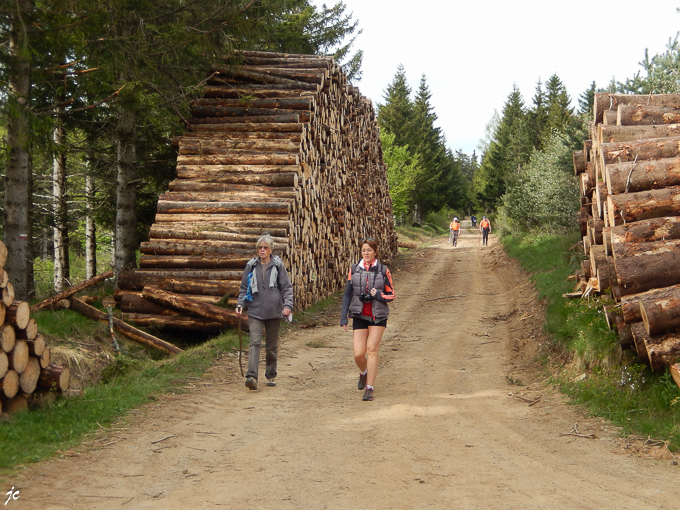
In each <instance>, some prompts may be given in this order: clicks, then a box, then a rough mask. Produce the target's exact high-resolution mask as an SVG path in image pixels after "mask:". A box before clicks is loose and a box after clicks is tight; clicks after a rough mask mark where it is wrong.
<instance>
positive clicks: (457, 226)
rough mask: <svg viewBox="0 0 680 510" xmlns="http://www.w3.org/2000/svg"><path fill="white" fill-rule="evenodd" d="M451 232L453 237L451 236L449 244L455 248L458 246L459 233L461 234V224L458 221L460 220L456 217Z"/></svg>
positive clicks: (450, 226)
mask: <svg viewBox="0 0 680 510" xmlns="http://www.w3.org/2000/svg"><path fill="white" fill-rule="evenodd" d="M449 230H450V231H451V235H449V242H450V243H451V244H452V245H453V246H457V245H458V233H459V232H460V222H459V221H458V218H457V217H455V216H454V218H453V221H451V224H450V225H449Z"/></svg>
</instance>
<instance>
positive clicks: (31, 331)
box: [15, 317, 38, 340]
mask: <svg viewBox="0 0 680 510" xmlns="http://www.w3.org/2000/svg"><path fill="white" fill-rule="evenodd" d="M15 333H16V337H17V338H18V339H20V340H33V339H34V338H35V337H36V335H37V334H38V321H36V320H35V319H34V318H32V317H31V318H30V319H28V324H26V327H25V328H23V329H19V328H16V329H15Z"/></svg>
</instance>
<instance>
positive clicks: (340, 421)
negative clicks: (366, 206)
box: [2, 229, 680, 510]
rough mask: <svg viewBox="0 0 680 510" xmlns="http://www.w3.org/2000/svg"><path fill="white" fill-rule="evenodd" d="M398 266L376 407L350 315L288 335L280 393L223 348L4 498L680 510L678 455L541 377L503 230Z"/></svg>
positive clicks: (536, 321)
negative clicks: (483, 242)
mask: <svg viewBox="0 0 680 510" xmlns="http://www.w3.org/2000/svg"><path fill="white" fill-rule="evenodd" d="M392 269H393V274H394V276H395V288H396V293H397V299H396V300H395V303H394V304H393V305H391V315H390V318H389V321H388V327H387V330H386V332H385V336H384V338H383V343H382V345H381V351H380V373H379V374H378V379H377V382H376V386H375V400H374V401H373V402H363V401H362V400H361V396H362V392H361V391H358V390H357V388H356V382H357V375H358V374H357V369H356V366H355V365H354V361H353V359H352V335H351V331H350V332H349V333H345V332H344V331H343V330H342V329H341V328H340V327H339V326H338V324H339V309H338V310H337V312H336V313H335V314H334V316H333V317H331V318H325V319H324V318H323V317H320V319H319V322H318V323H317V324H316V326H317V327H314V328H292V331H291V332H289V333H287V334H286V335H285V336H283V337H282V339H281V344H282V345H281V349H280V363H279V377H278V379H277V382H278V385H277V386H276V387H275V388H270V387H266V386H264V384H262V382H263V381H261V383H260V388H259V389H258V390H257V391H250V390H248V389H247V388H245V386H244V385H243V378H242V377H241V375H240V371H239V366H238V357H237V356H230V357H226V358H224V359H222V360H220V361H219V362H217V363H216V364H215V366H214V367H213V369H212V371H211V373H209V374H207V376H206V377H205V378H204V379H202V380H199V381H196V382H195V384H193V385H191V386H192V388H191V389H190V391H189V392H187V393H185V394H181V395H169V396H167V397H164V398H162V399H161V400H159V401H157V402H155V403H154V404H152V405H149V406H147V407H145V408H144V409H140V410H138V411H135V412H133V413H132V414H133V418H132V419H131V420H129V421H130V423H127V424H126V425H120V426H119V427H117V428H115V429H114V430H113V431H108V432H102V434H101V436H100V437H96V438H95V439H93V440H91V441H90V442H89V443H88V444H87V445H84V446H83V447H82V448H80V449H77V450H74V451H69V452H64V453H63V455H62V456H61V458H58V459H54V460H51V461H48V462H44V463H40V464H37V465H34V466H31V467H30V468H29V469H27V470H26V471H25V472H24V473H22V474H20V475H18V476H16V477H15V479H14V480H13V481H12V483H13V484H14V485H15V490H20V499H18V500H16V501H10V502H9V504H8V505H7V508H12V507H15V508H27V509H30V508H36V509H38V508H39V509H113V508H124V509H147V508H150V509H191V508H213V507H220V508H234V509H322V508H330V509H344V508H360V509H367V510H370V509H410V508H417V509H419V510H422V509H427V508H433V509H434V508H436V509H442V508H457V509H467V508H469V509H481V508H484V509H489V510H493V509H518V508H522V509H545V508H560V509H591V508H592V509H598V510H602V509H610V508H611V509H614V508H616V509H624V508H635V509H636V510H641V509H655V510H658V509H662V508H668V509H670V508H678V501H680V485H678V483H677V480H678V474H679V472H678V467H677V462H676V461H675V460H674V459H673V458H672V456H670V454H669V453H668V452H667V451H666V450H664V449H663V448H660V449H651V450H650V449H647V450H646V451H645V453H646V455H640V454H639V453H640V450H641V448H638V447H637V446H639V443H635V441H632V440H630V439H628V440H622V439H621V438H620V437H619V435H618V431H617V429H616V428H615V427H613V426H612V425H610V424H608V423H607V422H605V421H602V420H599V419H596V418H591V417H587V416H586V415H585V414H583V413H581V412H580V411H579V410H578V409H577V408H575V407H574V406H571V405H569V404H568V403H566V400H565V398H564V397H563V396H562V395H560V394H557V393H555V392H554V391H553V390H552V389H551V388H550V387H548V386H547V385H545V384H544V383H543V382H542V381H540V380H537V375H536V374H539V373H540V372H538V371H535V370H533V369H532V367H531V362H532V361H533V360H534V359H535V357H536V356H537V355H538V353H539V352H540V351H541V343H543V342H545V338H544V336H543V333H542V328H541V323H542V317H543V311H542V308H541V306H540V303H539V302H538V301H537V299H536V296H535V292H534V291H533V288H532V285H531V283H530V282H529V279H528V276H527V275H526V274H524V273H523V272H522V271H521V270H520V269H519V268H518V266H517V265H516V263H515V262H514V261H512V260H511V259H509V258H508V257H507V256H506V255H505V254H504V252H503V251H502V250H501V249H500V247H498V246H497V245H496V244H495V239H494V237H493V235H492V236H491V241H490V246H488V247H484V248H482V247H481V246H480V245H479V236H478V234H477V233H476V232H473V231H469V230H467V229H465V230H463V233H462V234H461V236H460V238H459V242H458V246H457V247H456V248H453V247H451V246H449V245H448V244H447V243H446V242H445V241H442V242H440V243H438V244H435V245H433V246H430V247H427V248H422V249H419V250H417V251H416V252H415V254H413V255H412V256H410V257H408V258H406V259H401V260H400V261H398V263H397V264H395V265H394V266H393V268H392ZM263 355H264V352H263ZM244 361H245V360H244ZM262 367H263V362H262V363H261V370H263V368H262ZM654 455H656V458H654ZM7 489H9V487H7ZM3 492H4V491H3ZM2 503H4V501H3V502H2Z"/></svg>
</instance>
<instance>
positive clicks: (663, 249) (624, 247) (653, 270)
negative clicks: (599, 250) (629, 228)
mask: <svg viewBox="0 0 680 510" xmlns="http://www.w3.org/2000/svg"><path fill="white" fill-rule="evenodd" d="M612 250H613V252H614V260H615V264H616V275H617V278H618V284H619V287H620V290H621V295H622V296H629V295H631V294H639V293H640V292H645V291H647V290H650V289H658V288H662V287H670V286H671V285H677V284H680V240H673V241H657V242H652V243H637V244H636V243H624V244H613V245H612Z"/></svg>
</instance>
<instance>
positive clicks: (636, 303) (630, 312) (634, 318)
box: [621, 293, 643, 324]
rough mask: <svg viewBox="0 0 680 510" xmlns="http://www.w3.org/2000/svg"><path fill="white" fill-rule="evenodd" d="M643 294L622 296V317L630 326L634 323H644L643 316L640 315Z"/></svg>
mask: <svg viewBox="0 0 680 510" xmlns="http://www.w3.org/2000/svg"><path fill="white" fill-rule="evenodd" d="M642 294H643V293H640V294H631V295H630V296H621V316H622V317H623V320H624V322H627V323H628V324H630V323H632V322H640V321H642V314H641V313H640V298H639V297H638V296H641V295H642Z"/></svg>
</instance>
